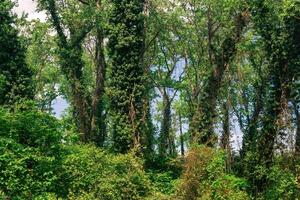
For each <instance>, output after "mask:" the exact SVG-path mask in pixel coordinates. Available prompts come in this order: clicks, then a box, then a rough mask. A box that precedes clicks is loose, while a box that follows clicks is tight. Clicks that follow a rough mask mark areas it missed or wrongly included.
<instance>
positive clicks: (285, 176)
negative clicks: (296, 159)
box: [264, 165, 300, 200]
mask: <svg viewBox="0 0 300 200" xmlns="http://www.w3.org/2000/svg"><path fill="white" fill-rule="evenodd" d="M267 178H268V181H269V184H268V185H269V186H268V187H267V190H266V192H265V195H264V196H265V199H270V200H275V199H276V200H294V199H296V197H299V196H298V195H299V194H300V193H299V188H297V178H296V176H295V175H294V174H293V173H292V172H291V171H289V170H286V169H282V168H280V166H279V165H275V166H273V167H272V168H271V170H270V172H269V173H268V176H267Z"/></svg>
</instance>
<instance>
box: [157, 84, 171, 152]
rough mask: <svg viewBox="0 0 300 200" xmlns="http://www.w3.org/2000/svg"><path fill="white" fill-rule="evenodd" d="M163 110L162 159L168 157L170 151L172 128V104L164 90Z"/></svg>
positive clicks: (161, 129) (160, 144)
mask: <svg viewBox="0 0 300 200" xmlns="http://www.w3.org/2000/svg"><path fill="white" fill-rule="evenodd" d="M162 91H163V94H162V97H163V110H162V121H161V128H160V135H159V140H160V141H159V154H160V156H162V157H165V156H167V154H168V151H170V127H171V102H170V98H169V96H168V94H167V92H166V89H165V88H164V89H163V90H162Z"/></svg>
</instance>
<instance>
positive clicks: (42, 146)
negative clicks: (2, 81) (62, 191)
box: [0, 108, 61, 199]
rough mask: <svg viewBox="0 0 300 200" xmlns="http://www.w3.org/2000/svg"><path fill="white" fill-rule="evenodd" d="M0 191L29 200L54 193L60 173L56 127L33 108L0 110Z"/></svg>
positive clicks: (54, 122)
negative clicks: (12, 111) (11, 110)
mask: <svg viewBox="0 0 300 200" xmlns="http://www.w3.org/2000/svg"><path fill="white" fill-rule="evenodd" d="M0 125H1V127H0V191H1V193H3V196H5V198H10V199H30V198H33V197H35V196H36V195H40V194H43V193H46V192H50V191H55V188H56V185H57V181H58V178H57V176H56V174H57V172H58V171H59V170H60V169H59V166H60V165H59V161H60V159H59V156H60V152H61V151H60V149H61V147H60V142H61V135H60V132H59V130H58V129H59V123H58V122H57V120H56V119H55V118H54V117H51V116H49V115H47V114H45V113H42V112H39V111H37V110H35V109H34V108H30V109H29V108H28V109H20V110H16V111H15V112H14V113H11V112H9V111H7V110H5V109H3V108H1V109H0Z"/></svg>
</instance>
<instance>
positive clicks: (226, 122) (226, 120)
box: [221, 100, 231, 172]
mask: <svg viewBox="0 0 300 200" xmlns="http://www.w3.org/2000/svg"><path fill="white" fill-rule="evenodd" d="M223 113H224V115H223V134H222V137H221V148H222V149H223V150H224V151H225V153H226V162H225V166H226V170H227V171H228V172H229V171H230V169H231V145H230V116H229V105H228V100H226V102H224V103H223Z"/></svg>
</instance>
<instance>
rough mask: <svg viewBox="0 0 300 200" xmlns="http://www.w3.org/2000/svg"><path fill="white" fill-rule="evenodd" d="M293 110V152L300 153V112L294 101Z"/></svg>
mask: <svg viewBox="0 0 300 200" xmlns="http://www.w3.org/2000/svg"><path fill="white" fill-rule="evenodd" d="M294 110H295V115H296V126H297V128H296V139H295V153H296V155H300V114H299V110H298V106H297V103H294Z"/></svg>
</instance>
